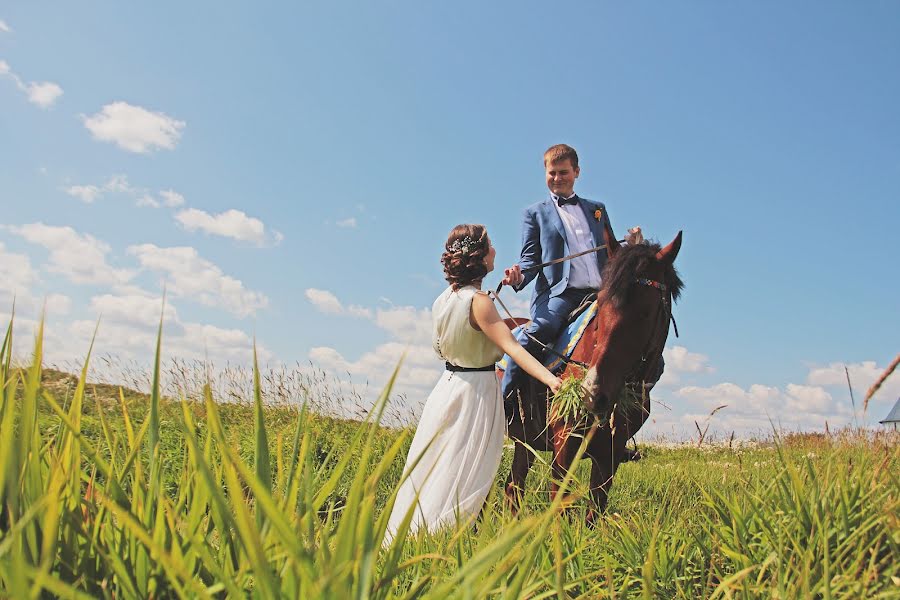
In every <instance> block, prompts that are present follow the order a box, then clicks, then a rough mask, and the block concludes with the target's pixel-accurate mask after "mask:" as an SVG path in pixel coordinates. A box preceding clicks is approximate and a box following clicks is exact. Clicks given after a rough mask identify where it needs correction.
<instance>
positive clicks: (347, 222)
mask: <svg viewBox="0 0 900 600" xmlns="http://www.w3.org/2000/svg"><path fill="white" fill-rule="evenodd" d="M335 225H337V226H338V227H344V228H347V229H354V228H355V227H356V217H350V218H349V219H344V220H342V221H338V222H337V223H335Z"/></svg>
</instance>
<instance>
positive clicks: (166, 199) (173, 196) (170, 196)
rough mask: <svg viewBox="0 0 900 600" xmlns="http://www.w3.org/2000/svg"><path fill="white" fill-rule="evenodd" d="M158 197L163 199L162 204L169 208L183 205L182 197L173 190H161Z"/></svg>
mask: <svg viewBox="0 0 900 600" xmlns="http://www.w3.org/2000/svg"><path fill="white" fill-rule="evenodd" d="M159 195H160V196H162V198H163V204H165V205H166V206H168V207H170V208H175V207H178V206H181V205H182V204H184V196H182V195H181V194H179V193H178V192H176V191H175V190H163V191H161V192H160V193H159Z"/></svg>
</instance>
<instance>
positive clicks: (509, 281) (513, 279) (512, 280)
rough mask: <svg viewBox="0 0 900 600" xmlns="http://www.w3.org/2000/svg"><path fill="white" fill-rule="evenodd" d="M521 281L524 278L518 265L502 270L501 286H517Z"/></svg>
mask: <svg viewBox="0 0 900 600" xmlns="http://www.w3.org/2000/svg"><path fill="white" fill-rule="evenodd" d="M523 281H525V276H524V275H522V269H521V267H519V265H513V266H511V267H510V268H508V269H504V270H503V285H511V286H517V285H519V284H520V283H522V282H523Z"/></svg>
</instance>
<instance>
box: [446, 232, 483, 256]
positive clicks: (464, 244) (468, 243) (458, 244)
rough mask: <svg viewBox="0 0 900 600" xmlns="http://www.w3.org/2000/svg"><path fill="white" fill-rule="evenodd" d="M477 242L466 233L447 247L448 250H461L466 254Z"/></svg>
mask: <svg viewBox="0 0 900 600" xmlns="http://www.w3.org/2000/svg"><path fill="white" fill-rule="evenodd" d="M477 243H478V241H477V240H473V239H472V238H471V236H468V235H467V236H466V237H464V238H460V239H457V240H455V241H454V242H453V243H452V244H450V247H449V248H448V249H449V250H450V252H462V253H463V254H468V253H469V252H470V251H471V250H472V248H474V247H475V245H476V244H477Z"/></svg>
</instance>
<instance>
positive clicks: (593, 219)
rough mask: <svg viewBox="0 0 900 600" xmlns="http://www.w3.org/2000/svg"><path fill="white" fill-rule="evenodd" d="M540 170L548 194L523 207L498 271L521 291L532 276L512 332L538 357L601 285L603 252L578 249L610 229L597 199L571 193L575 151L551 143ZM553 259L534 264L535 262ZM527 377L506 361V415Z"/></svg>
mask: <svg viewBox="0 0 900 600" xmlns="http://www.w3.org/2000/svg"><path fill="white" fill-rule="evenodd" d="M544 171H545V175H546V180H547V187H548V188H549V190H550V197H549V198H547V199H545V200H542V201H541V202H537V203H535V204H533V205H531V206H529V207H528V208H527V209H525V215H524V223H523V227H522V252H521V257H520V260H519V263H518V264H516V265H513V266H512V267H510V268H508V269H506V270H505V271H504V278H503V281H502V284H503V285H509V286H511V287H512V288H513V289H514V290H515V291H517V292H518V291H520V290H522V289H523V288H524V287H525V286H526V285H528V284H529V283H530V282H531V280H533V279H534V280H536V281H535V285H534V293H533V294H532V298H531V311H530V312H531V323H529V324H528V325H527V326H525V327H522V328H521V329H520V331H519V333H518V336H517V337H518V339H519V342H520V343H521V344H522V345H523V346H524V347H525V348H526V349H527V350H528V352H530V353H531V354H532V355H533V356H535V357H536V358H538V359H539V360H540V359H542V358H543V355H544V346H545V345H549V346H552V345H553V343H554V342H555V341H556V338H557V336H558V335H559V334H560V331H561V330H562V329H563V327H565V325H566V319H567V317H568V316H569V315H570V314H571V313H572V311H573V310H574V309H575V308H576V307H578V306H579V305H580V304H581V303H582V302H583V301H584V299H585V298H586V297H588V296H590V297H595V296H596V295H597V292H598V290H599V289H600V286H601V273H602V272H603V267H604V266H605V265H606V261H607V256H608V253H607V252H606V251H605V250H599V251H596V252H588V253H586V254H582V255H581V256H577V257H575V258H572V259H571V260H563V261H559V259H561V258H563V257H565V256H567V255H571V254H578V253H583V252H585V251H587V250H590V249H591V248H595V247H597V246H600V245H602V244H603V231H604V230H605V229H607V228H609V229H610V230H612V226H611V225H610V222H609V215H608V214H607V212H606V207H605V206H604V205H603V203H602V202H595V201H593V200H588V199H586V198H581V197H579V196H578V195H577V194H575V189H574V188H575V180H576V179H577V178H578V176H579V174H580V172H581V170H580V168H579V166H578V154H577V153H576V152H575V149H574V148H572V147H571V146H567V145H566V144H557V145H555V146H552V147H550V148H549V149H548V150H547V151H546V152H545V153H544ZM626 240H627V242H628V243H629V244H636V243H640V242H641V241H642V240H643V236H642V235H641V229H640V227H635V228H634V229H632V230H630V231H629V235H628V237H627V238H626ZM550 262H552V263H554V264H550V265H548V266H545V267H543V268H542V269H537V268H534V267H535V266H536V265H538V264H541V263H550ZM657 364H658V372H657V373H655V374H654V377H655V379H653V382H655V381H657V380H658V379H659V377H660V376H661V375H662V368H663V363H662V358H661V357H660V359H659V361H658V363H657ZM526 384H527V375H525V373H524V372H523V371H522V370H521V369H520V368H519V366H518V365H516V364H515V362H512V361H510V362H509V364H508V365H507V368H506V372H505V373H504V375H503V383H502V387H503V399H504V402H505V404H506V409H507V413H508V414H511V412H512V411H513V410H514V408H515V406H516V405H517V404H518V403H519V401H520V400H521V398H523V397H524V394H523V393H522V392H523V390H524V388H525V386H526Z"/></svg>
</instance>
